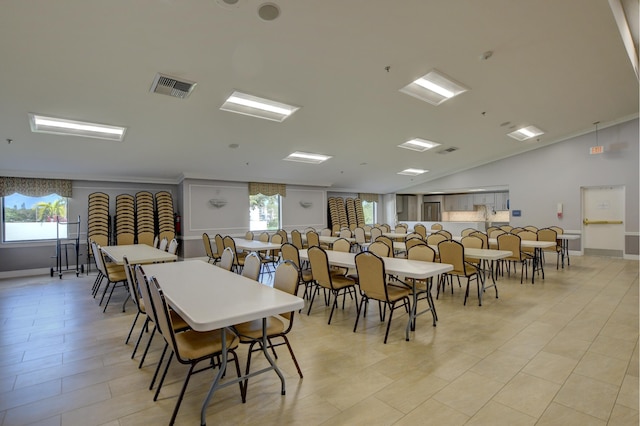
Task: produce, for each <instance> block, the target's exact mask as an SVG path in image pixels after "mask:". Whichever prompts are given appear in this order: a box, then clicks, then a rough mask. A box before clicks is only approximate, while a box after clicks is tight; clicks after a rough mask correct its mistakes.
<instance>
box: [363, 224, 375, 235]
mask: <svg viewBox="0 0 640 426" xmlns="http://www.w3.org/2000/svg"><path fill="white" fill-rule="evenodd" d="M361 228H362V229H364V232H365V234H366V233H367V232H371V228H372V226H370V225H362V226H361Z"/></svg>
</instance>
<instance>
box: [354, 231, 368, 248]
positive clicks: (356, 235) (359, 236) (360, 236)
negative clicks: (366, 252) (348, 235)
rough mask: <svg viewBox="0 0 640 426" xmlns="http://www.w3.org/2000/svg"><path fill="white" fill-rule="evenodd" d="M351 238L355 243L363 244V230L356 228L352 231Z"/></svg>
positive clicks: (364, 240) (364, 239)
mask: <svg viewBox="0 0 640 426" xmlns="http://www.w3.org/2000/svg"><path fill="white" fill-rule="evenodd" d="M353 237H354V238H355V239H356V243H358V244H364V243H365V242H366V241H367V239H366V238H365V232H364V228H360V227H357V228H356V229H354V230H353Z"/></svg>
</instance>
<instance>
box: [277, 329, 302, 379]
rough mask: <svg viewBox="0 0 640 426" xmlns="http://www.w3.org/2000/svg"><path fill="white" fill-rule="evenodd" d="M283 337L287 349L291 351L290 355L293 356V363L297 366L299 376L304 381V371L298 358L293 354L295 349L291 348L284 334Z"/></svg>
mask: <svg viewBox="0 0 640 426" xmlns="http://www.w3.org/2000/svg"><path fill="white" fill-rule="evenodd" d="M281 337H282V338H283V339H284V342H285V343H286V344H287V348H288V349H289V354H291V359H292V360H293V363H294V364H295V366H296V370H298V375H299V376H300V378H301V379H302V378H303V376H302V370H301V369H300V366H299V365H298V360H297V359H296V356H295V355H294V354H293V348H292V347H291V344H290V343H289V339H288V338H287V336H286V335H285V334H283V335H282V336H281Z"/></svg>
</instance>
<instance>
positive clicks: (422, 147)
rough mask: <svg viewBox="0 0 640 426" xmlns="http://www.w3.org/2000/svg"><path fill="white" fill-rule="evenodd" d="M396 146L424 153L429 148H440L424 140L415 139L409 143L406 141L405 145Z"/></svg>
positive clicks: (437, 144)
mask: <svg viewBox="0 0 640 426" xmlns="http://www.w3.org/2000/svg"><path fill="white" fill-rule="evenodd" d="M398 146H399V147H400V148H405V149H410V150H412V151H419V152H424V151H427V150H429V149H431V148H435V147H436V146H440V144H439V143H437V142H432V141H428V140H425V139H419V138H415V139H411V140H410V141H406V142H405V143H401V144H400V145H398Z"/></svg>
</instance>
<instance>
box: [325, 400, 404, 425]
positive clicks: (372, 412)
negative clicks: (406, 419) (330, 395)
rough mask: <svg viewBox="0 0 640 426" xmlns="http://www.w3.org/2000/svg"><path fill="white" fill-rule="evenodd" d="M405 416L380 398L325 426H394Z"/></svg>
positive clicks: (332, 419) (359, 405)
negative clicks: (393, 425)
mask: <svg viewBox="0 0 640 426" xmlns="http://www.w3.org/2000/svg"><path fill="white" fill-rule="evenodd" d="M403 416H404V413H402V412H400V411H398V410H396V409H394V408H392V407H391V406H390V405H388V404H386V403H385V402H384V401H381V400H380V399H378V398H375V397H370V398H367V399H365V400H363V401H360V402H359V403H357V404H356V405H354V406H352V407H349V408H347V409H346V410H344V411H342V412H340V413H339V414H336V415H335V416H333V417H331V418H330V419H329V420H327V421H326V422H324V423H323V424H324V425H332V426H333V425H336V426H338V425H345V426H351V425H373V424H375V425H392V424H395V423H396V422H397V421H398V420H399V419H401V418H402V417H403Z"/></svg>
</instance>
